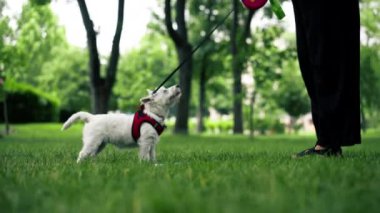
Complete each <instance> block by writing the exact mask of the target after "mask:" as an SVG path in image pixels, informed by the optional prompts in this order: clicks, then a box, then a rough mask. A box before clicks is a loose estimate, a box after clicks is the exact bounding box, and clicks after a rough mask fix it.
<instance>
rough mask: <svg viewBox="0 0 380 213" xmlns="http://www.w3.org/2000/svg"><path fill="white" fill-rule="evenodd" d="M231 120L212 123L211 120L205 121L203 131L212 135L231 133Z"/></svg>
mask: <svg viewBox="0 0 380 213" xmlns="http://www.w3.org/2000/svg"><path fill="white" fill-rule="evenodd" d="M233 125H234V124H233V121H232V119H227V120H219V121H214V120H211V119H206V120H205V131H206V132H207V133H213V134H220V133H222V134H227V133H230V132H231V131H232V128H233Z"/></svg>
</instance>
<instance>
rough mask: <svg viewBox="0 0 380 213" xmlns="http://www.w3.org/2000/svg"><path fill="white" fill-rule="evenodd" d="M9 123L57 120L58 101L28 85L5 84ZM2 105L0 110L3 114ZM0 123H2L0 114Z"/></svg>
mask: <svg viewBox="0 0 380 213" xmlns="http://www.w3.org/2000/svg"><path fill="white" fill-rule="evenodd" d="M5 91H6V93H7V106H8V119H9V122H10V123H27V122H52V121H57V120H58V106H59V100H58V99H56V98H54V97H52V96H50V95H48V94H46V93H44V92H42V91H40V90H38V89H36V88H34V87H32V86H31V85H28V84H21V83H16V82H13V81H9V80H7V81H6V82H5ZM3 107H4V105H3V104H1V106H0V110H1V112H3ZM0 121H1V122H3V121H4V115H3V113H0Z"/></svg>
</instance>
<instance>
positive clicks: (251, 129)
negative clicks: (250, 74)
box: [249, 91, 256, 139]
mask: <svg viewBox="0 0 380 213" xmlns="http://www.w3.org/2000/svg"><path fill="white" fill-rule="evenodd" d="M255 97H256V92H254V91H253V92H252V96H251V100H250V103H249V106H250V107H249V137H250V138H251V139H253V137H254V132H255V128H254V126H253V119H254V113H255Z"/></svg>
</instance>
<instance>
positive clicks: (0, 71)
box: [0, 0, 13, 136]
mask: <svg viewBox="0 0 380 213" xmlns="http://www.w3.org/2000/svg"><path fill="white" fill-rule="evenodd" d="M4 7H5V1H3V0H0V101H1V102H3V112H2V113H3V114H4V123H5V131H4V133H5V134H6V135H8V134H9V131H10V127H9V120H8V110H7V93H6V90H5V79H6V73H5V72H6V70H7V69H8V67H9V64H10V62H11V60H10V59H11V55H12V52H13V51H12V46H11V45H10V44H9V42H7V40H9V38H10V37H11V34H12V30H11V28H10V26H9V18H8V17H4V16H3V8H4ZM0 136H1V134H0Z"/></svg>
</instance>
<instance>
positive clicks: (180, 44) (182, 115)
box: [165, 0, 192, 134]
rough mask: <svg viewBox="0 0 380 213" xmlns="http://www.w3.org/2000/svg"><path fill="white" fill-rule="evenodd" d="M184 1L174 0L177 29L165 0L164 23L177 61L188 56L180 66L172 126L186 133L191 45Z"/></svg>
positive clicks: (178, 131)
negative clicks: (179, 94) (177, 100)
mask: <svg viewBox="0 0 380 213" xmlns="http://www.w3.org/2000/svg"><path fill="white" fill-rule="evenodd" d="M185 3H186V1H185V0H177V2H176V7H175V10H176V24H177V30H174V28H173V21H172V16H171V1H170V0H165V25H166V29H167V31H168V34H169V36H170V38H171V39H172V40H173V42H174V44H175V47H176V50H177V54H178V61H179V63H181V62H182V61H184V60H185V59H188V58H189V59H188V61H187V62H186V63H185V64H184V65H183V66H182V67H181V69H180V73H179V83H180V86H181V89H182V96H181V99H180V102H179V104H178V110H177V119H176V123H175V127H174V132H175V133H185V134H187V133H188V119H189V105H190V91H191V78H192V59H191V51H192V47H191V45H190V43H189V41H188V38H187V28H186V21H185Z"/></svg>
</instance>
